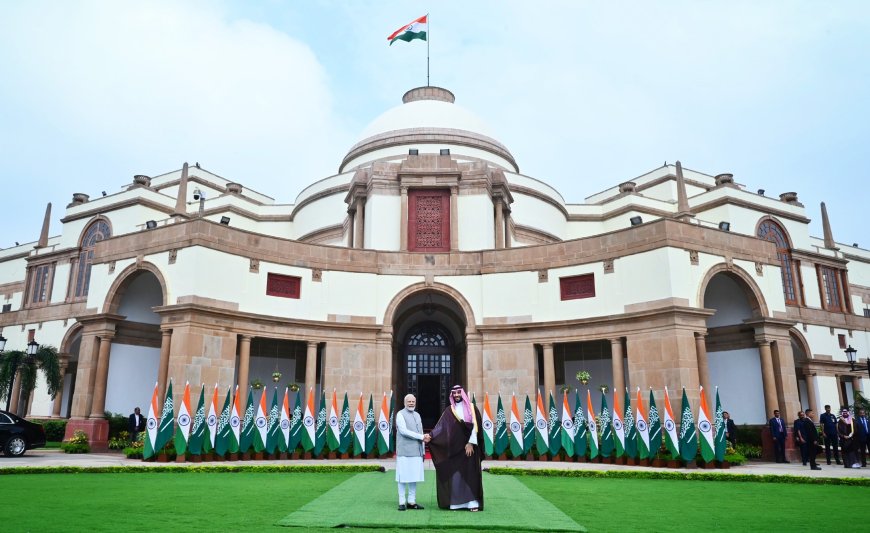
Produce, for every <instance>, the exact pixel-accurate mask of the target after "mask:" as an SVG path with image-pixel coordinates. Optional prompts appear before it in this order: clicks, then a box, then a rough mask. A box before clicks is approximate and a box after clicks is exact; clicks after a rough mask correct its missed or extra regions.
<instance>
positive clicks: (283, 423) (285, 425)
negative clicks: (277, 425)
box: [281, 418, 290, 429]
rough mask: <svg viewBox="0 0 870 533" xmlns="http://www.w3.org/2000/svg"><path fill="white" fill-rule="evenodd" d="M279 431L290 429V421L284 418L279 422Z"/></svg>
mask: <svg viewBox="0 0 870 533" xmlns="http://www.w3.org/2000/svg"><path fill="white" fill-rule="evenodd" d="M281 429H290V421H289V420H287V419H286V418H285V419H284V420H282V421H281Z"/></svg>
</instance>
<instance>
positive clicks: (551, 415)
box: [547, 391, 562, 457]
mask: <svg viewBox="0 0 870 533" xmlns="http://www.w3.org/2000/svg"><path fill="white" fill-rule="evenodd" d="M561 429H562V425H561V423H560V422H559V410H558V409H556V402H554V401H553V391H550V409H549V410H548V411H547V440H548V441H549V445H550V455H552V456H553V457H555V456H557V455H559V450H561V449H562V436H561V435H560V433H561Z"/></svg>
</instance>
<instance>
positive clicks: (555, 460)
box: [550, 454, 562, 463]
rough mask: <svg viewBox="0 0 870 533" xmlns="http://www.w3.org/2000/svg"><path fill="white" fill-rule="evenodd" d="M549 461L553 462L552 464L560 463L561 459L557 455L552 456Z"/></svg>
mask: <svg viewBox="0 0 870 533" xmlns="http://www.w3.org/2000/svg"><path fill="white" fill-rule="evenodd" d="M550 460H551V461H553V462H554V463H560V462H562V458H561V457H559V454H556V455H554V456H553V457H552V458H551V459H550Z"/></svg>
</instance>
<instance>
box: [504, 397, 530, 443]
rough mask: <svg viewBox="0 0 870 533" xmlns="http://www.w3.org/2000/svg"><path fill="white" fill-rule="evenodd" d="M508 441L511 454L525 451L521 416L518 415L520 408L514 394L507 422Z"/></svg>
mask: <svg viewBox="0 0 870 533" xmlns="http://www.w3.org/2000/svg"><path fill="white" fill-rule="evenodd" d="M508 441H509V442H510V448H511V455H512V456H514V457H520V456H522V455H523V454H524V453H525V451H526V444H525V437H524V436H523V417H522V416H520V408H519V406H518V405H517V396H516V394H513V395H512V399H511V419H510V422H509V423H508Z"/></svg>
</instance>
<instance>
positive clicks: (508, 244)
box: [504, 207, 512, 248]
mask: <svg viewBox="0 0 870 533" xmlns="http://www.w3.org/2000/svg"><path fill="white" fill-rule="evenodd" d="M504 212H505V215H504V247H505V248H510V247H511V246H512V245H511V230H510V226H511V225H510V217H511V210H510V208H508V207H505V209H504Z"/></svg>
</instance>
